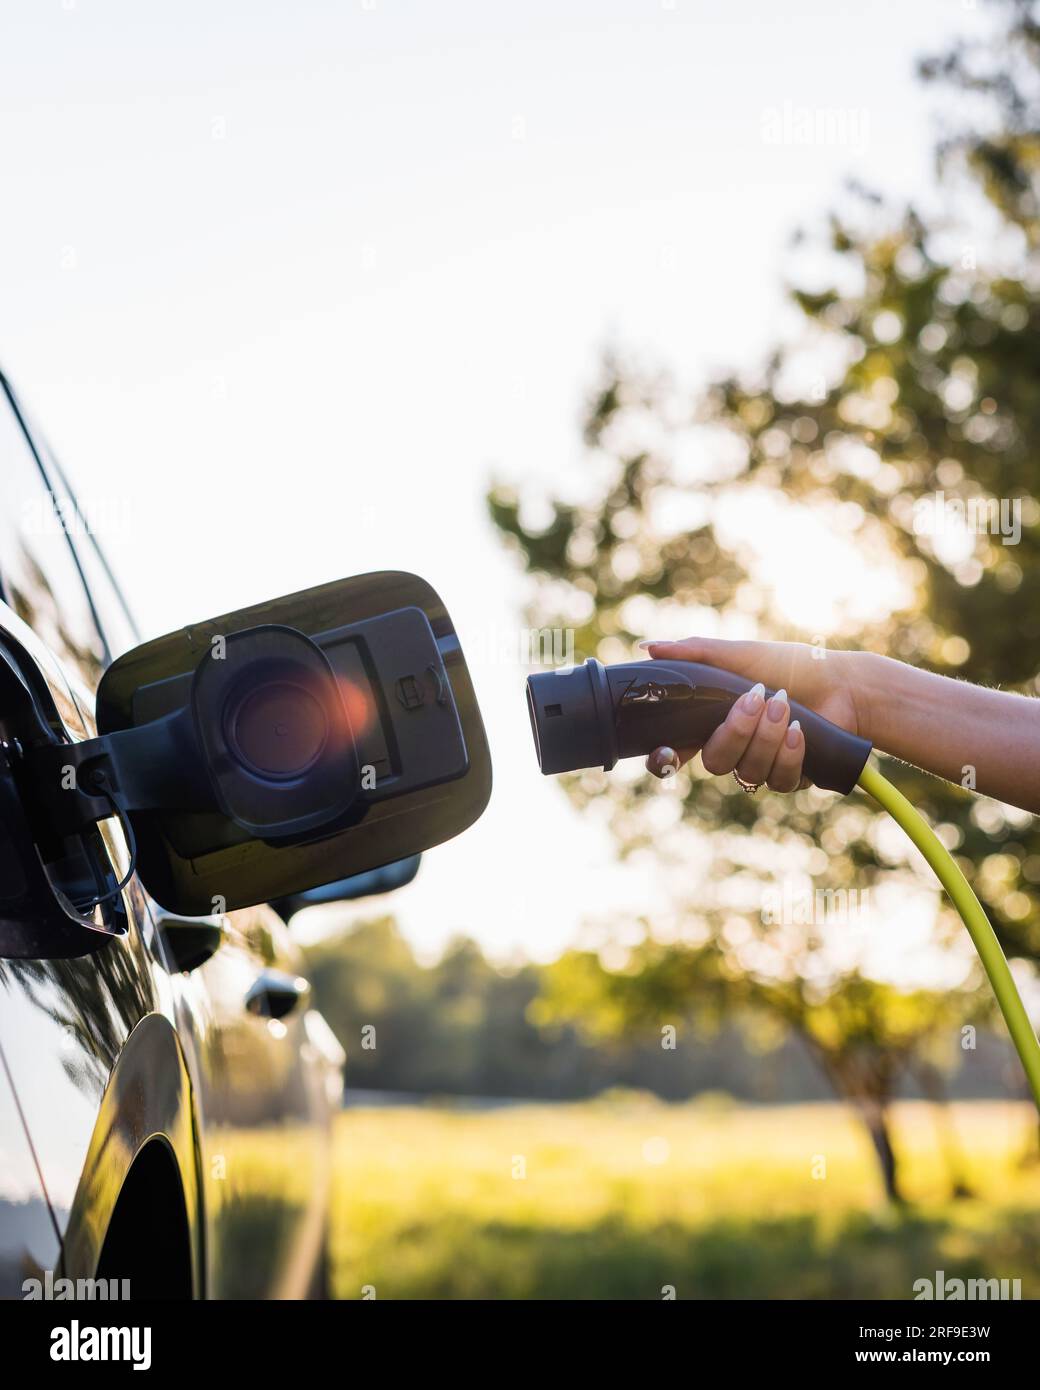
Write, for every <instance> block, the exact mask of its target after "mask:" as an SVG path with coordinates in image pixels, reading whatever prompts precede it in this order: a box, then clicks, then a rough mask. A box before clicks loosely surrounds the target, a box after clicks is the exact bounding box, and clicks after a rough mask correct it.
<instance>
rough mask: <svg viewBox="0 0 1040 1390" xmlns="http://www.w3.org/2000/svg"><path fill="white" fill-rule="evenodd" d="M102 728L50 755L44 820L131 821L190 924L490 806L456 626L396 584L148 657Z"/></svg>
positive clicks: (230, 628) (397, 852)
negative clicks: (198, 917) (114, 817)
mask: <svg viewBox="0 0 1040 1390" xmlns="http://www.w3.org/2000/svg"><path fill="white" fill-rule="evenodd" d="M97 725H98V730H99V734H100V736H99V737H98V738H96V739H92V740H90V741H89V742H85V743H79V744H66V743H60V744H55V745H53V746H51V747H48V748H45V749H38V750H36V751H35V753H34V758H33V766H32V774H33V783H34V789H35V797H36V801H37V805H38V808H39V806H40V805H41V804H42V806H43V807H44V808H45V809H46V812H47V814H48V815H49V817H50V818H51V821H52V822H57V823H59V824H60V825H61V826H62V827H63V828H64V829H73V828H75V827H77V826H80V825H86V824H89V823H91V822H94V821H98V820H102V819H105V818H107V817H109V816H112V815H113V814H118V815H120V816H121V818H122V819H123V821H124V823H125V824H126V825H127V826H128V829H129V833H130V836H132V838H133V840H134V841H136V862H137V870H138V873H139V875H140V877H141V880H142V882H143V883H144V885H145V887H146V888H147V889H148V891H149V893H151V895H152V896H153V897H154V898H155V899H156V901H157V902H159V903H160V904H161V906H163V907H164V908H166V909H167V910H168V911H170V912H175V913H181V914H184V915H203V914H207V913H212V912H225V911H231V910H232V909H234V908H237V907H244V906H247V905H251V904H253V903H257V902H263V901H269V900H271V899H286V898H289V897H291V896H292V895H294V894H299V893H303V892H306V891H307V890H310V889H313V888H316V887H318V886H319V885H322V884H326V883H330V882H332V881H333V880H342V879H344V878H345V877H347V876H351V877H352V876H355V875H359V874H364V873H366V872H368V871H370V870H372V869H376V868H379V867H380V866H383V865H388V864H392V863H394V862H397V861H400V860H405V859H409V858H410V857H412V856H414V855H417V854H419V853H420V852H421V851H422V850H424V849H429V848H431V847H432V846H434V845H437V844H440V843H442V842H443V841H445V840H448V839H451V838H452V836H454V835H457V834H459V833H460V832H461V831H462V830H465V829H466V827H467V826H469V825H470V824H472V822H473V821H475V820H476V819H477V817H478V816H479V815H480V814H481V812H482V811H483V810H484V807H485V806H486V805H487V802H488V798H489V796H490V793H491V758H490V753H489V750H488V745H487V739H486V737H485V734H484V727H483V723H482V721H481V717H480V711H479V708H478V706H477V700H476V696H475V694H474V691H473V685H472V682H471V680H470V676H469V671H468V669H467V667H466V662H465V659H464V657H463V655H462V649H461V647H460V645H459V640H458V637H457V635H456V633H455V628H454V626H453V624H452V621H451V619H450V617H449V616H448V613H447V611H446V609H445V607H444V605H443V603H442V602H441V600H440V598H439V597H438V596H437V594H436V593H435V592H434V590H433V589H432V588H431V587H430V585H429V584H427V583H426V582H425V581H424V580H422V579H419V578H418V577H417V576H415V575H411V574H404V573H399V572H395V571H386V572H381V573H376V574H366V575H359V576H356V577H354V578H351V579H342V580H338V581H336V582H335V583H332V584H325V585H322V586H321V587H319V588H316V589H308V590H305V591H303V592H302V593H298V594H291V595H288V596H287V597H283V598H277V599H273V600H271V601H270V602H268V603H261V604H257V605H255V606H253V607H250V608H244V609H240V610H239V611H237V612H235V613H228V614H224V615H223V616H222V617H219V618H212V619H210V620H209V621H208V622H204V623H196V624H194V625H193V626H191V627H186V628H183V629H182V630H181V631H179V632H172V633H169V634H167V635H166V636H165V637H159V638H156V639H155V640H154V641H151V642H146V643H145V644H144V645H143V646H140V647H137V648H135V649H134V650H133V651H130V652H127V653H126V654H125V655H123V656H121V657H120V658H119V659H118V660H117V661H116V662H114V663H113V664H112V666H110V667H109V669H108V670H107V671H106V673H105V675H104V677H103V678H102V681H101V685H100V687H99V690H98V700H97ZM70 769H71V772H70ZM128 838H129V837H128Z"/></svg>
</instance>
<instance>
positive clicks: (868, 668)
mask: <svg viewBox="0 0 1040 1390" xmlns="http://www.w3.org/2000/svg"><path fill="white" fill-rule="evenodd" d="M841 656H842V660H843V663H844V665H845V668H846V669H845V670H844V671H843V672H842V675H843V677H844V680H845V682H846V686H847V689H848V692H849V699H850V700H851V701H852V706H853V709H854V710H855V712H856V732H857V733H858V734H859V736H860V737H861V738H865V739H869V740H870V742H871V743H873V744H874V745H875V746H876V747H879V748H884V747H885V742H886V738H887V734H886V731H885V715H886V713H887V712H888V710H890V709H891V708H892V703H893V701H892V691H891V684H892V670H891V668H893V667H895V668H898V666H899V663H898V662H894V661H891V660H890V659H889V658H888V657H885V656H879V655H878V654H877V653H876V652H842V653H841Z"/></svg>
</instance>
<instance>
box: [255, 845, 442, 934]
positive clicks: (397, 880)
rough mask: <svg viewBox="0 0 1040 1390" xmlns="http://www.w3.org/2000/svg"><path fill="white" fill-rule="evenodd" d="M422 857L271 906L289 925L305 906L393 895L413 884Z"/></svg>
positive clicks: (359, 875)
mask: <svg viewBox="0 0 1040 1390" xmlns="http://www.w3.org/2000/svg"><path fill="white" fill-rule="evenodd" d="M421 860H422V855H421V854H412V855H409V857H408V858H407V859H398V860H397V861H396V863H393V864H383V865H382V866H381V867H380V868H378V869H369V870H367V872H365V873H363V874H352V875H351V876H350V878H337V879H334V880H333V882H332V883H325V884H323V885H322V886H321V887H320V888H308V889H307V891H306V892H305V893H294V894H293V895H292V896H291V897H288V898H276V899H275V901H274V902H273V903H272V904H271V906H272V907H273V908H274V910H275V911H276V912H277V913H278V915H279V917H281V918H283V919H284V920H285V921H286V922H287V921H288V920H289V918H290V917H292V916H293V915H294V914H295V913H297V912H302V911H303V909H304V908H305V907H318V906H320V905H322V904H325V903H344V902H356V901H357V899H358V898H372V897H375V896H376V894H378V893H393V892H396V890H397V889H398V888H403V887H404V886H405V884H407V883H411V881H412V879H414V878H415V875H416V874H417V873H418V872H419V864H420V861H421Z"/></svg>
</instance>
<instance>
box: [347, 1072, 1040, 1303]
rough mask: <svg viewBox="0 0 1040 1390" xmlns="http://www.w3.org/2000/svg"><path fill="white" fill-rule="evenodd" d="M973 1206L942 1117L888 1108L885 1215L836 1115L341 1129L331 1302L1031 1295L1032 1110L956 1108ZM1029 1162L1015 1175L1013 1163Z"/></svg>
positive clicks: (372, 1123)
mask: <svg viewBox="0 0 1040 1390" xmlns="http://www.w3.org/2000/svg"><path fill="white" fill-rule="evenodd" d="M952 1111H953V1113H952V1118H953V1123H954V1126H955V1129H956V1133H957V1136H958V1142H959V1146H960V1148H961V1149H962V1152H963V1158H964V1176H965V1177H966V1178H967V1183H968V1186H969V1187H970V1188H971V1189H972V1191H973V1193H974V1194H975V1195H973V1196H972V1197H970V1198H964V1199H960V1200H957V1201H953V1200H951V1199H950V1197H949V1192H950V1183H949V1179H948V1169H947V1167H946V1164H945V1162H944V1158H943V1151H942V1146H941V1145H940V1143H939V1140H938V1136H937V1131H936V1127H935V1122H934V1115H933V1114H932V1112H931V1111H930V1110H929V1108H928V1107H927V1106H925V1105H922V1104H915V1103H910V1104H906V1105H903V1106H901V1107H899V1108H898V1109H897V1112H896V1125H895V1132H896V1144H897V1149H898V1154H899V1158H900V1161H901V1165H902V1169H903V1175H904V1183H905V1190H906V1192H907V1194H908V1195H909V1196H910V1198H911V1199H912V1200H911V1203H910V1204H909V1206H908V1207H907V1208H906V1209H905V1210H902V1211H893V1210H892V1209H890V1208H889V1207H887V1206H886V1204H885V1203H884V1202H883V1201H882V1199H881V1194H880V1189H879V1186H878V1180H877V1176H876V1173H875V1169H874V1163H873V1158H872V1155H871V1151H870V1149H869V1143H868V1140H867V1138H866V1136H865V1133H864V1132H863V1130H862V1128H861V1126H860V1125H859V1123H858V1122H857V1121H856V1120H855V1119H854V1118H853V1117H852V1116H851V1115H850V1114H849V1113H848V1112H846V1111H845V1110H844V1109H843V1108H841V1107H839V1106H836V1105H806V1106H786V1107H767V1108H749V1107H730V1106H726V1105H723V1104H721V1103H716V1104H711V1103H705V1102H701V1103H692V1104H687V1105H679V1106H674V1105H664V1104H658V1103H656V1102H653V1101H643V1100H641V1099H639V1098H636V1099H628V1100H625V1099H616V1100H610V1099H603V1100H599V1101H594V1102H590V1103H586V1104H581V1105H555V1106H554V1105H538V1106H517V1107H511V1108H507V1109H498V1110H489V1111H466V1110H451V1109H443V1108H425V1107H424V1108H415V1107H401V1108H389V1109H382V1108H380V1109H352V1110H348V1111H346V1112H345V1113H343V1114H342V1115H341V1116H340V1117H339V1118H338V1120H337V1132H336V1153H337V1173H336V1179H337V1191H336V1199H335V1203H336V1205H335V1214H334V1222H335V1238H334V1245H333V1251H332V1258H333V1285H334V1291H335V1293H336V1295H337V1296H338V1297H340V1298H359V1297H361V1296H362V1290H363V1289H364V1288H365V1286H369V1287H370V1288H374V1290H375V1294H376V1297H378V1298H537V1297H543V1298H611V1297H613V1298H653V1299H660V1298H662V1297H663V1296H664V1294H663V1292H662V1291H663V1290H664V1289H665V1288H666V1287H668V1286H671V1287H672V1288H674V1290H675V1296H676V1297H678V1298H713V1297H714V1298H854V1297H857V1298H901V1299H905V1298H913V1297H914V1296H915V1295H914V1290H913V1284H914V1281H915V1280H917V1279H920V1278H922V1277H926V1278H933V1279H934V1277H935V1273H936V1271H937V1270H943V1271H944V1272H945V1275H946V1277H947V1279H951V1278H954V1277H958V1278H962V1279H973V1278H1002V1279H1003V1278H1006V1279H1020V1280H1021V1281H1022V1286H1021V1293H1022V1297H1023V1298H1033V1297H1038V1296H1040V1166H1038V1165H1037V1164H1036V1163H1035V1162H1031V1161H1029V1160H1028V1158H1027V1156H1028V1155H1031V1154H1032V1153H1033V1152H1034V1149H1035V1138H1034V1136H1033V1133H1032V1131H1033V1128H1034V1127H1035V1123H1036V1122H1035V1114H1033V1113H1032V1112H1031V1110H1030V1108H1029V1107H1027V1106H1025V1105H1021V1106H1019V1105H1009V1104H1001V1103H996V1102H971V1103H966V1104H962V1105H957V1106H954V1107H953V1108H952ZM1024 1160H1025V1161H1024Z"/></svg>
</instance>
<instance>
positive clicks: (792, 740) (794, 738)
mask: <svg viewBox="0 0 1040 1390" xmlns="http://www.w3.org/2000/svg"><path fill="white" fill-rule="evenodd" d="M801 736H802V726H801V724H799V722H798V720H797V719H792V720H791V723H790V726H789V727H788V730H787V733H786V734H784V742H785V743H786V744H787V746H788V748H795V747H797V745H798V740H799V739H800V738H801Z"/></svg>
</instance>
